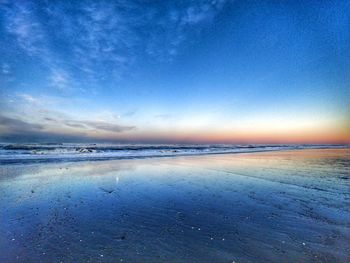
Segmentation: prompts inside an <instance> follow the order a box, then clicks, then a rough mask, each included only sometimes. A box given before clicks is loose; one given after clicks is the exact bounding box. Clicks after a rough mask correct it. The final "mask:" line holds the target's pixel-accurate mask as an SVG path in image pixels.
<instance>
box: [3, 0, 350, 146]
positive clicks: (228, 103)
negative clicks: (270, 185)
mask: <svg viewBox="0 0 350 263" xmlns="http://www.w3.org/2000/svg"><path fill="white" fill-rule="evenodd" d="M349 120H350V1H347V0H344V1H340V0H329V1H327V0H324V1H307V0H303V1H297V0H292V1H272V0H271V1H249V0H244V1H238V0H237V1H225V0H210V1H205V0H196V1H190V0H188V1H165V0H160V1H132V0H122V1H84V0H82V1H54V0H52V1H40V0H36V1H22V0H18V1H12V0H0V141H2V142H84V141H89V142H120V143H123V142H125V143H350V121H349Z"/></svg>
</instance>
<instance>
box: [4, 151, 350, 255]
mask: <svg viewBox="0 0 350 263" xmlns="http://www.w3.org/2000/svg"><path fill="white" fill-rule="evenodd" d="M0 169H1V170H0V262H119V261H123V262H349V261H350V256H349V255H350V150H349V149H334V150H330V149H327V150H300V151H296V150H295V151H285V152H265V153H247V154H221V155H210V156H192V157H190V156H187V157H173V158H155V159H143V160H114V161H100V162H81V163H58V164H32V165H29V164H26V165H3V166H1V167H0Z"/></svg>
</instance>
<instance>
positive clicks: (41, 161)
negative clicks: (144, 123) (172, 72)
mask: <svg viewBox="0 0 350 263" xmlns="http://www.w3.org/2000/svg"><path fill="white" fill-rule="evenodd" d="M327 149H329V150H332V149H350V145H338V146H334V145H332V146H310V147H307V148H287V149H286V148H281V149H257V150H249V151H239V152H238V151H234V150H232V151H224V152H197V153H177V154H154V155H141V156H138V155H125V156H89V155H84V156H79V155H77V156H70V157H63V156H60V157H52V156H50V157H42V158H40V157H37V156H41V155H37V156H36V158H5V159H1V157H0V165H22V164H23V165H30V164H44V163H76V162H85V161H91V162H100V161H113V160H143V159H154V158H174V157H187V156H188V157H190V156H206V155H208V156H210V155H226V154H254V153H264V152H283V151H302V150H327ZM42 156H45V155H42Z"/></svg>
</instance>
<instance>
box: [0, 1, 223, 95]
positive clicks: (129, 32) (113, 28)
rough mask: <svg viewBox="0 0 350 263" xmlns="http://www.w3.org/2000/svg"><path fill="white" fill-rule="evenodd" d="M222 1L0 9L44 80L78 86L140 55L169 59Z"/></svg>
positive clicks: (63, 87)
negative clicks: (44, 73)
mask: <svg viewBox="0 0 350 263" xmlns="http://www.w3.org/2000/svg"><path fill="white" fill-rule="evenodd" d="M224 2H225V1H223V0H221V1H219V0H216V1H215V0H210V1H209V0H205V1H204V0H203V1H196V2H182V3H177V2H176V1H174V2H168V3H162V4H160V5H153V4H152V3H148V4H142V3H141V2H139V1H116V2H115V1H114V2H112V1H97V2H96V1H76V2H74V3H70V2H65V1H62V2H40V4H39V3H38V2H34V1H33V2H32V1H9V2H7V3H4V4H0V12H2V13H3V15H4V22H5V23H4V25H5V31H6V32H7V33H8V34H9V35H10V36H12V37H14V38H15V39H16V42H17V44H18V46H19V48H21V49H22V50H23V51H24V52H25V53H26V54H27V55H29V56H31V57H33V58H35V59H38V60H39V61H41V63H42V64H44V65H46V67H47V70H48V72H47V81H48V84H49V85H48V86H51V87H56V88H57V89H58V90H60V91H67V90H70V89H73V87H74V88H76V87H80V88H79V89H80V90H81V91H82V90H85V87H90V86H91V85H92V84H96V83H99V82H100V81H103V80H105V79H109V80H119V79H121V78H123V76H124V75H125V74H127V73H130V71H131V68H132V66H133V65H134V64H135V62H139V61H138V60H139V59H140V58H143V57H144V56H150V57H152V58H153V59H157V60H160V61H169V60H170V61H171V60H172V59H173V58H174V57H176V55H177V54H178V53H179V52H180V51H179V50H180V47H181V44H182V43H184V42H185V41H186V38H187V37H188V34H189V33H190V32H192V31H198V30H200V28H201V26H200V25H201V24H203V23H207V22H210V21H211V20H212V19H213V17H215V15H217V13H218V12H220V10H221V9H222V7H223V4H224ZM95 86H101V85H95Z"/></svg>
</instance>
